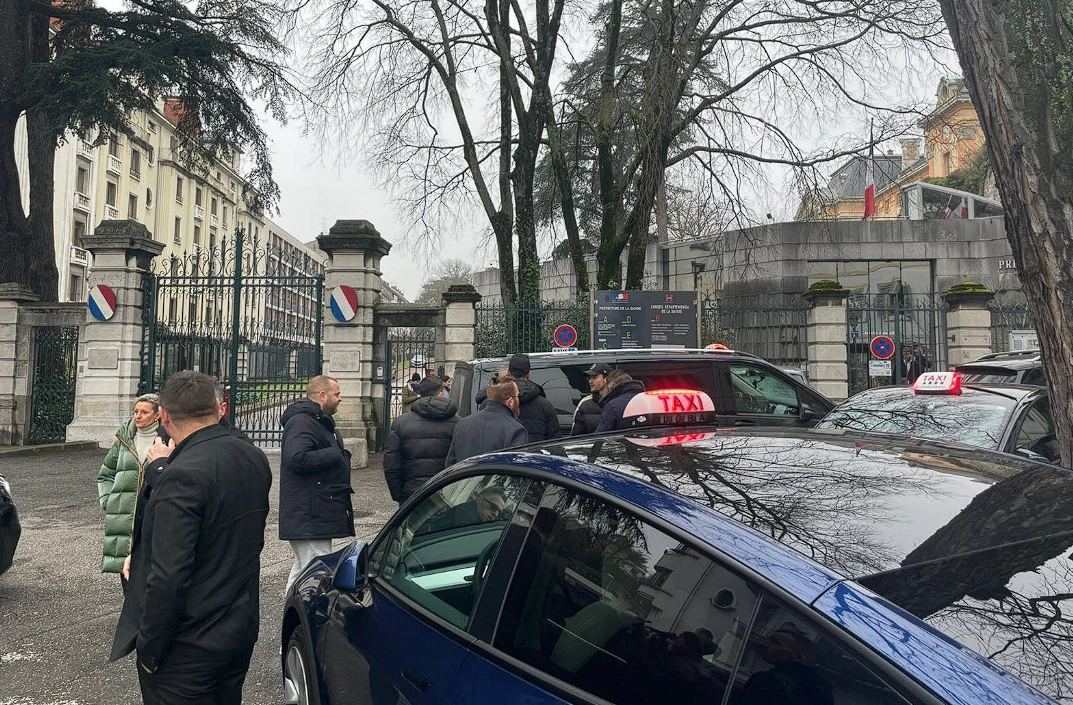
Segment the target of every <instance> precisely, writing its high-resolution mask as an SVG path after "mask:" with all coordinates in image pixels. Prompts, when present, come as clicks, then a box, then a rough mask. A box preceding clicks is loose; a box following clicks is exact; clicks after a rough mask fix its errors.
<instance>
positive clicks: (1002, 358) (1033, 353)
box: [954, 350, 1043, 370]
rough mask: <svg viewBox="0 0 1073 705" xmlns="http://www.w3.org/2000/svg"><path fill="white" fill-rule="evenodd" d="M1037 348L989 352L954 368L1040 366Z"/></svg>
mask: <svg viewBox="0 0 1073 705" xmlns="http://www.w3.org/2000/svg"><path fill="white" fill-rule="evenodd" d="M1042 364H1043V362H1042V358H1041V357H1040V353H1039V350H1024V351H1016V352H1003V353H990V354H988V355H983V356H981V357H978V358H976V359H975V360H972V361H970V362H963V363H961V364H960V365H954V369H955V370H976V369H979V370H993V369H1003V370H1031V369H1035V368H1037V367H1040V366H1042Z"/></svg>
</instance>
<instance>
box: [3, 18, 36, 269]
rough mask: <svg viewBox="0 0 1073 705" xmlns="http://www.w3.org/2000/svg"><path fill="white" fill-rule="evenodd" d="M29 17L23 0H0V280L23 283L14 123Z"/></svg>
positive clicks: (24, 236) (26, 234) (24, 230)
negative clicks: (0, 1)
mask: <svg viewBox="0 0 1073 705" xmlns="http://www.w3.org/2000/svg"><path fill="white" fill-rule="evenodd" d="M29 17H30V12H29V5H28V4H27V2H26V0H4V2H3V3H0V252H2V253H3V256H0V283H6V282H16V283H19V284H25V285H27V286H29V284H30V276H29V272H30V268H29V266H28V263H27V254H28V249H29V248H28V245H29V239H30V229H29V223H28V222H27V220H26V214H25V212H24V211H23V209H22V192H21V189H20V187H19V171H18V164H17V162H16V160H15V127H16V125H17V124H18V120H19V114H20V113H21V112H22V106H21V103H20V102H19V98H20V96H21V94H22V92H23V89H24V88H25V83H26V69H27V64H28V62H29V56H28V51H29V46H28V40H29V31H28V29H29V25H28V23H29Z"/></svg>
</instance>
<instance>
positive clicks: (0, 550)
mask: <svg viewBox="0 0 1073 705" xmlns="http://www.w3.org/2000/svg"><path fill="white" fill-rule="evenodd" d="M21 534H22V526H21V525H20V524H19V513H18V511H17V510H16V509H15V501H14V500H13V499H11V485H10V484H8V481H7V480H5V479H4V476H3V475H0V574H2V573H4V572H5V571H7V569H8V568H10V567H11V562H12V561H13V560H14V559H15V547H16V546H18V545H19V536H20V535H21Z"/></svg>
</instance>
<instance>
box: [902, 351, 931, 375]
mask: <svg viewBox="0 0 1073 705" xmlns="http://www.w3.org/2000/svg"><path fill="white" fill-rule="evenodd" d="M930 364H931V363H930V361H929V366H930ZM901 366H902V378H903V379H904V380H905V381H906V383H907V384H912V383H913V382H916V381H917V377H919V376H920V375H922V374H924V371H925V367H924V364H923V363H922V362H921V361H920V358H919V357H917V356H916V355H914V354H913V349H912V348H911V347H909V346H908V345H905V346H903V347H902V362H901Z"/></svg>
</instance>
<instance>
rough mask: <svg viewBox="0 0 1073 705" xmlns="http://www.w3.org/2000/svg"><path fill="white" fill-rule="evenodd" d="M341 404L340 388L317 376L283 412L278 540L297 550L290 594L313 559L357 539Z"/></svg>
mask: <svg viewBox="0 0 1073 705" xmlns="http://www.w3.org/2000/svg"><path fill="white" fill-rule="evenodd" d="M341 399H342V396H341V394H340V390H339V383H338V382H337V381H335V380H334V379H332V378H331V377H325V376H324V375H318V376H316V377H314V378H312V379H311V380H309V385H308V386H307V387H306V398H305V399H303V400H301V401H296V402H295V403H293V404H291V405H290V406H288V407H287V409H286V410H285V411H284V412H283V419H282V422H283V443H282V446H283V447H282V448H281V450H280V461H279V538H280V540H282V541H290V543H291V549H292V550H293V551H294V564H293V565H291V572H290V575H288V576H287V591H290V589H291V585H292V584H293V583H294V581H295V579H296V578H297V577H298V574H299V573H301V572H302V569H303V568H305V567H306V565H308V563H309V562H310V561H311V560H313V559H314V558H316V557H317V556H322V555H325V554H327V553H331V552H332V539H335V538H340V537H343V536H353V535H354V508H353V506H352V505H351V502H350V495H352V494H353V493H354V490H352V489H351V488H350V451H348V450H346V449H345V448H344V447H343V438H342V436H340V435H339V433H338V432H337V431H336V430H335V420H334V419H333V418H332V414H334V413H335V411H336V409H338V408H339V402H340V400H341Z"/></svg>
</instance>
